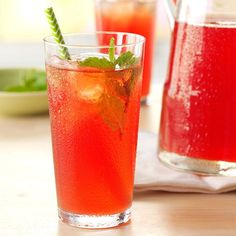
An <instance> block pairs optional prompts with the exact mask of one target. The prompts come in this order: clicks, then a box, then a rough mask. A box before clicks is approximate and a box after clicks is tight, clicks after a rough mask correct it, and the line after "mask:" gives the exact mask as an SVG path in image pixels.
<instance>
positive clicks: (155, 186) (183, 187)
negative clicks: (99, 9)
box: [135, 131, 236, 193]
mask: <svg viewBox="0 0 236 236" xmlns="http://www.w3.org/2000/svg"><path fill="white" fill-rule="evenodd" d="M157 143H158V140H157V135H155V134H153V133H149V132H143V131H141V132H139V138H138V150H137V160H136V173H135V191H136V192H140V191H148V190H160V191H170V192H199V193H223V192H228V191H233V190H236V177H235V178H234V177H212V176H198V175H193V174H188V173H182V172H178V171H175V170H172V169H169V168H168V167H166V166H164V165H163V164H162V163H161V162H160V161H159V160H158V158H157V146H158V145H157Z"/></svg>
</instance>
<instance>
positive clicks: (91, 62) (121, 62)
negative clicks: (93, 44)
mask: <svg viewBox="0 0 236 236" xmlns="http://www.w3.org/2000/svg"><path fill="white" fill-rule="evenodd" d="M108 56H109V59H108V58H106V57H88V58H86V59H85V60H83V61H79V65H80V66H81V67H94V68H98V69H115V68H116V67H117V66H118V67H119V69H125V68H129V67H130V66H132V65H134V64H136V63H137V62H138V59H137V58H136V57H135V55H134V54H133V53H132V52H130V51H127V52H123V53H121V54H120V55H119V57H118V58H117V59H116V57H115V39H114V38H113V37H112V38H111V39H110V44H109V49H108Z"/></svg>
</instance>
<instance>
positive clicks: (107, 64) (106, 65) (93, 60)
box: [79, 57, 114, 69]
mask: <svg viewBox="0 0 236 236" xmlns="http://www.w3.org/2000/svg"><path fill="white" fill-rule="evenodd" d="M79 65H80V66H82V67H95V68H99V69H113V68H114V64H113V63H112V62H111V61H109V60H107V59H106V58H105V57H102V58H99V57H88V58H86V59H85V60H84V61H80V62H79Z"/></svg>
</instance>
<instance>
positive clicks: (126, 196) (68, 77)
mask: <svg viewBox="0 0 236 236" xmlns="http://www.w3.org/2000/svg"><path fill="white" fill-rule="evenodd" d="M140 77H141V68H140V66H138V65H137V66H133V67H131V68H129V69H123V70H117V71H116V70H99V69H95V68H86V67H85V68H73V69H70V67H68V66H62V67H61V66H54V65H53V64H52V65H47V79H48V91H49V104H50V117H51V127H52V141H53V153H54V164H55V176H56V185H57V196H58V206H59V208H60V209H62V210H64V211H66V212H70V213H76V214H86V215H104V214H105V215H109V214H115V213H119V212H123V211H125V210H126V209H128V208H129V207H130V206H131V201H132V192H133V179H134V175H133V174H134V166H135V155H136V142H137V141H136V140H137V129H138V117H139V115H138V113H139V98H140V92H141V81H140ZM131 80H133V81H135V83H134V84H133V88H132V90H131V88H130V87H129V86H130V82H131Z"/></svg>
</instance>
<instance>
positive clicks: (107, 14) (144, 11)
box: [96, 0, 156, 100]
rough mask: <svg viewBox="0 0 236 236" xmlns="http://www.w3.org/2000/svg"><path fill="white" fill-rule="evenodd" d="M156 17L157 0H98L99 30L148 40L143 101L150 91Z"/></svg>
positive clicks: (97, 21)
mask: <svg viewBox="0 0 236 236" xmlns="http://www.w3.org/2000/svg"><path fill="white" fill-rule="evenodd" d="M155 17H156V1H155V0H148V1H140V0H128V1H107V0H97V6H96V24H97V30H101V31H118V32H130V33H136V34H140V35H143V36H144V37H145V38H146V45H145V59H144V71H143V82H142V99H143V100H145V98H146V97H147V95H148V94H149V91H150V83H151V77H152V62H153V50H154V36H155ZM105 43H106V41H105Z"/></svg>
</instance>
